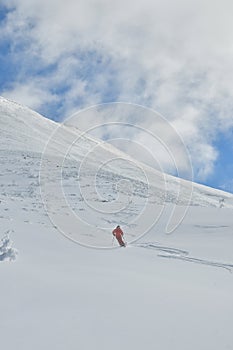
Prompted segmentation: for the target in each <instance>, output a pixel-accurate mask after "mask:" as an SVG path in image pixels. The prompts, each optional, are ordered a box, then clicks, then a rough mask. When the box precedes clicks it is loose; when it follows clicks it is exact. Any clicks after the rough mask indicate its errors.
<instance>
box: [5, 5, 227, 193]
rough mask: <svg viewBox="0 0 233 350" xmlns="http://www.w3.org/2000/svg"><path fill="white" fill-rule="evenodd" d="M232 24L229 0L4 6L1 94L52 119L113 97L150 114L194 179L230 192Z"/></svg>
mask: <svg viewBox="0 0 233 350" xmlns="http://www.w3.org/2000/svg"><path fill="white" fill-rule="evenodd" d="M232 18H233V2H232V0H202V1H199V0H170V1H168V0H163V1H162V0H143V1H142V0H137V1H133V0H124V1H123V0H118V1H111V0H108V1H107V0H102V1H100V0H99V1H98V0H92V1H91V0H66V1H63V0H49V1H48V0H46V1H45V0H2V1H1V5H0V20H1V27H0V30H1V39H0V40H1V41H0V50H1V51H0V70H1V75H0V94H1V95H3V96H5V97H7V98H10V99H13V100H15V101H17V102H20V103H22V104H25V105H27V106H29V107H31V108H32V109H34V110H36V111H38V112H40V113H42V114H43V115H45V116H46V117H49V118H52V119H55V120H63V119H64V118H65V117H68V116H69V115H71V114H72V113H74V112H75V111H77V110H80V109H82V108H86V107H90V106H92V105H94V104H99V103H106V102H112V101H121V102H128V103H136V104H140V105H143V106H146V107H149V108H152V109H154V110H156V111H157V112H159V113H160V114H161V115H163V117H165V118H166V119H167V120H168V121H169V122H170V123H171V125H172V126H173V127H174V130H176V131H177V133H178V134H179V135H180V136H181V137H182V139H183V141H184V143H185V145H186V146H187V148H188V150H189V152H190V154H191V159H192V164H193V169H194V176H195V177H194V180H195V181H198V182H202V183H205V184H208V185H210V186H214V187H218V188H224V189H226V190H229V191H233V175H232V174H233V164H232V163H233V162H232V160H233V157H232V154H233V35H232V33H233V21H232ZM108 118H109V119H110V117H109V116H108ZM101 121H102V119H101ZM109 121H110V120H109ZM131 122H133V121H132V119H131ZM170 146H171V145H170V144H169V147H170ZM165 170H166V166H165ZM168 170H169V167H168Z"/></svg>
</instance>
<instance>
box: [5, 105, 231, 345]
mask: <svg viewBox="0 0 233 350" xmlns="http://www.w3.org/2000/svg"><path fill="white" fill-rule="evenodd" d="M0 130H1V138H0V157H1V173H0V186H1V195H0V218H1V236H0V239H2V240H1V242H0V256H1V257H2V258H1V259H0V260H1V261H0V278H1V302H0V309H1V316H0V320H1V345H2V348H3V349H5V348H6V349H9V350H13V349H15V348H17V349H22V350H31V349H33V350H41V349H45V350H50V349H56V350H66V349H69V350H73V349H74V350H77V349H87V350H89V349H90V350H91V349H101V350H109V349H111V350H116V349H119V348H121V349H124V350H126V349H134V350H139V349H140V350H141V349H142V348H146V349H148V350H154V349H157V348H158V349H161V350H170V349H173V350H178V349H179V350H186V349H189V350H197V349H198V350H199V349H203V350H219V349H221V350H224V349H232V344H233V336H232V331H231V328H232V327H231V325H232V322H233V302H232V300H233V299H232V294H233V278H232V273H231V272H232V270H233V254H232V247H233V217H232V208H233V196H232V195H231V194H228V193H225V192H222V191H217V190H215V189H210V188H208V187H205V186H201V185H197V184H191V183H189V182H188V181H184V180H180V179H177V178H175V177H172V176H168V175H164V174H161V173H160V172H158V171H156V170H154V169H152V168H150V167H148V166H145V165H143V164H141V163H139V162H137V161H135V160H134V159H131V158H130V157H128V156H127V155H125V154H124V153H122V152H120V151H119V150H117V149H115V148H114V147H113V146H111V145H108V144H105V143H102V142H101V141H100V140H96V139H94V138H93V137H90V136H87V135H83V134H82V133H81V132H80V131H78V130H77V129H76V128H73V127H70V126H60V125H59V124H57V123H55V122H53V121H50V120H47V119H45V118H43V117H42V116H40V115H38V114H37V113H35V112H33V111H31V110H29V109H27V108H26V107H23V106H20V105H18V104H16V103H14V102H11V101H8V100H6V99H4V98H0ZM189 204H191V206H189ZM187 209H188V210H187ZM117 224H120V225H121V226H122V228H123V230H124V232H125V239H126V241H127V242H128V243H129V244H128V246H127V248H120V249H115V248H117V244H116V242H115V241H113V240H112V235H111V231H112V229H113V228H114V227H115V226H116V225H117ZM7 231H11V232H12V233H11V234H10V237H9V234H8V233H7ZM61 232H62V233H63V235H61V234H60V233H61ZM167 232H170V234H167ZM5 233H7V234H6V236H4V234H5ZM171 233H172V234H171ZM64 236H65V237H68V238H69V239H66V238H65V237H64ZM140 236H142V237H141V238H140V239H138V238H139V237H140ZM11 240H12V241H13V244H12V242H11ZM74 242H77V243H80V244H81V245H80V244H74ZM84 246H91V247H97V248H110V249H87V248H86V247H84ZM112 248H114V249H112ZM15 258H16V260H15V262H11V261H13V260H14V259H15Z"/></svg>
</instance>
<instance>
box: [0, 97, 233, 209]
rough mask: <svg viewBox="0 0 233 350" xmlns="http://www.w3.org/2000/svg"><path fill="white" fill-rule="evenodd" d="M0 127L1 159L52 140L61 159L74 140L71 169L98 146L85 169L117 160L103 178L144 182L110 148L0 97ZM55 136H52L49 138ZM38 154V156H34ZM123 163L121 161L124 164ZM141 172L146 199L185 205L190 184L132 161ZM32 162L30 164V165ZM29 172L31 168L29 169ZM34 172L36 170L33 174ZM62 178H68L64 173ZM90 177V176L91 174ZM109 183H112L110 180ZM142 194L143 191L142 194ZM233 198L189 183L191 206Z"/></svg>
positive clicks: (32, 151)
mask: <svg viewBox="0 0 233 350" xmlns="http://www.w3.org/2000/svg"><path fill="white" fill-rule="evenodd" d="M0 125H1V134H2V137H1V139H0V147H1V148H0V149H1V156H2V157H3V158H4V151H7V154H8V156H9V150H10V154H11V153H12V152H17V153H18V155H19V153H20V152H22V158H23V156H25V152H27V157H28V158H30V157H32V158H33V159H35V157H36V158H38V161H39V159H40V157H41V153H42V152H43V150H44V147H45V145H46V144H47V142H48V140H50V139H51V137H52V144H50V151H51V152H52V153H53V155H54V157H57V156H58V155H60V156H61V157H63V156H64V151H63V150H64V149H65V150H66V149H68V148H69V146H70V144H71V142H72V140H78V141H76V144H75V147H73V149H72V151H71V152H70V154H69V158H70V160H69V166H72V160H71V159H72V158H73V160H74V162H75V163H76V164H77V162H81V161H83V159H84V157H85V156H86V155H87V154H88V152H89V150H91V149H93V148H94V147H95V146H96V145H100V146H99V147H98V148H97V150H96V151H94V152H93V153H92V154H90V155H89V154H88V166H89V167H90V168H93V171H94V172H95V171H96V167H97V166H98V164H101V162H104V161H105V160H106V159H107V160H108V159H111V158H117V157H118V158H121V159H122V161H118V162H117V163H116V165H115V164H114V162H113V163H111V162H109V163H107V165H106V167H105V171H104V172H103V176H105V178H107V177H109V178H110V179H112V178H115V177H117V178H118V180H119V178H122V179H131V180H135V178H134V177H135V173H136V174H137V176H136V181H137V182H138V181H140V182H142V183H146V179H145V176H143V174H142V172H140V171H139V172H135V169H134V167H133V168H132V169H131V167H129V166H127V161H131V160H132V159H131V158H130V157H129V156H127V155H126V154H124V153H123V152H121V151H119V150H117V149H116V148H114V147H113V146H112V145H106V144H101V142H100V141H99V140H96V139H94V138H93V137H90V136H87V135H82V133H81V132H80V131H79V130H77V129H76V128H73V127H71V126H62V127H60V125H59V124H58V123H55V122H53V121H51V120H48V119H46V118H44V117H42V116H40V115H39V114H38V113H36V112H33V111H31V110H30V109H28V108H26V107H23V106H21V105H19V104H17V103H14V102H11V101H9V100H6V99H4V98H2V97H0ZM54 133H55V136H54V137H53V135H54ZM37 154H38V155H37ZM8 156H7V157H8ZM124 160H125V161H124ZM133 161H134V163H135V164H136V165H138V166H139V167H140V168H141V169H143V171H144V172H145V174H146V176H147V178H148V179H149V181H150V185H151V186H150V191H149V194H148V197H149V198H151V199H152V200H154V201H156V202H158V203H160V204H162V203H164V201H165V202H168V203H169V202H176V203H177V204H180V205H187V204H188V202H189V191H190V183H189V182H188V181H185V180H181V179H178V178H175V177H172V176H170V175H165V174H162V173H160V172H159V171H157V170H155V169H152V168H150V167H148V166H146V165H144V164H141V163H139V162H137V161H135V160H133ZM31 165H32V163H31V162H30V166H31ZM31 171H32V169H31ZM37 171H38V168H37V169H36V170H35V171H34V175H35V172H37ZM66 176H68V174H67V172H66ZM92 176H93V174H92ZM111 182H112V180H111ZM165 182H166V195H164V193H165V191H164V183H165ZM180 187H181V188H182V196H178V194H177V193H178V192H179V190H180ZM142 193H143V191H142ZM232 199H233V196H232V195H231V194H228V193H226V192H223V191H219V190H215V189H212V188H208V187H206V186H203V185H199V184H193V195H192V198H191V204H192V205H204V206H208V205H211V206H216V207H218V206H219V205H220V204H219V202H220V201H221V202H224V206H225V207H232V206H233V200H232Z"/></svg>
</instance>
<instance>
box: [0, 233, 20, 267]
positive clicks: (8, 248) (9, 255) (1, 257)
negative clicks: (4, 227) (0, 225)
mask: <svg viewBox="0 0 233 350" xmlns="http://www.w3.org/2000/svg"><path fill="white" fill-rule="evenodd" d="M12 244H13V242H12V241H11V240H10V231H7V232H6V233H5V234H4V236H3V238H2V239H1V241H0V261H12V260H15V259H16V257H17V254H18V252H17V250H16V249H14V248H12Z"/></svg>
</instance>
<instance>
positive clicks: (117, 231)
mask: <svg viewBox="0 0 233 350" xmlns="http://www.w3.org/2000/svg"><path fill="white" fill-rule="evenodd" d="M112 234H113V236H114V237H116V239H117V241H118V243H119V244H120V246H121V247H125V242H124V241H123V239H122V237H123V235H124V233H123V231H122V229H121V228H120V226H119V225H118V226H117V227H116V228H115V229H114V230H113V231H112Z"/></svg>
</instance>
